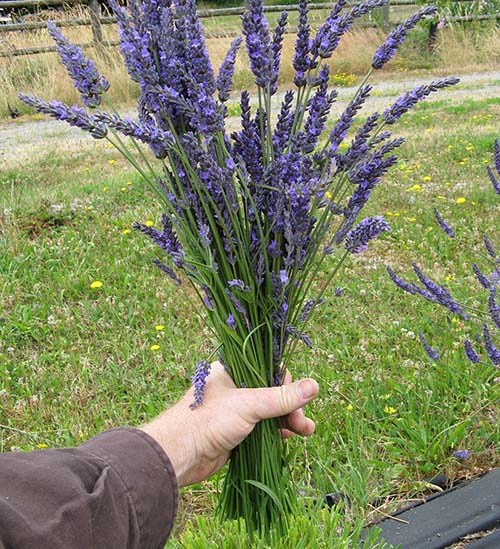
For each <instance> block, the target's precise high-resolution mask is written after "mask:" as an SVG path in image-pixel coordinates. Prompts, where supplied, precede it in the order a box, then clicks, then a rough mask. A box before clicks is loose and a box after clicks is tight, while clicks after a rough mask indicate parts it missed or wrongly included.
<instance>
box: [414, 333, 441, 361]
mask: <svg viewBox="0 0 500 549" xmlns="http://www.w3.org/2000/svg"><path fill="white" fill-rule="evenodd" d="M418 338H419V339H420V343H422V347H423V348H424V351H425V352H426V353H427V355H428V356H429V357H430V358H432V360H434V361H435V362H437V361H438V360H439V359H440V358H441V357H440V356H439V354H438V353H437V351H435V350H434V349H433V348H432V347H431V346H430V345H429V343H427V340H426V339H425V336H424V334H423V333H422V332H418Z"/></svg>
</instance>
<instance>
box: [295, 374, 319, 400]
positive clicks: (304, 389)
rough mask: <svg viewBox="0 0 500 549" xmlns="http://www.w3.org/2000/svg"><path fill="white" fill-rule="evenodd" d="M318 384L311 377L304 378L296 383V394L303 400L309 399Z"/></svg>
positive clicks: (314, 392)
mask: <svg viewBox="0 0 500 549" xmlns="http://www.w3.org/2000/svg"><path fill="white" fill-rule="evenodd" d="M317 387H318V384H317V383H316V382H315V381H313V380H312V379H304V380H302V381H299V383H298V384H297V394H298V395H299V397H300V398H303V399H304V400H309V399H310V398H312V397H313V396H314V395H315V394H316V392H317Z"/></svg>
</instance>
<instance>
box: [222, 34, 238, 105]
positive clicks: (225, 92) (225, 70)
mask: <svg viewBox="0 0 500 549" xmlns="http://www.w3.org/2000/svg"><path fill="white" fill-rule="evenodd" d="M242 41H243V40H242V38H241V37H238V38H236V40H233V42H232V43H231V47H230V48H229V51H228V52H227V55H226V58H225V59H224V61H223V62H222V65H221V67H220V69H219V75H218V77H217V80H216V81H215V87H216V88H217V92H218V94H219V101H220V102H221V103H224V102H226V101H227V100H228V99H229V95H230V93H231V86H232V85H233V75H234V64H235V63H236V55H237V53H238V50H239V48H240V46H241V43H242Z"/></svg>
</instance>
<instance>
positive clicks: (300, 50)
mask: <svg viewBox="0 0 500 549" xmlns="http://www.w3.org/2000/svg"><path fill="white" fill-rule="evenodd" d="M308 13H309V7H308V5H307V0H299V26H298V29H297V40H296V42H295V55H294V57H293V68H294V69H295V77H294V79H293V81H294V83H295V85H296V86H297V87H298V88H301V87H302V86H305V85H306V74H307V72H308V71H309V69H310V68H311V59H310V57H309V52H310V49H311V40H310V38H309V36H310V33H311V26H310V25H309V21H308V17H307V14H308Z"/></svg>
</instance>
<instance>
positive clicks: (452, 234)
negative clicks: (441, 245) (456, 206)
mask: <svg viewBox="0 0 500 549" xmlns="http://www.w3.org/2000/svg"><path fill="white" fill-rule="evenodd" d="M434 217H435V218H436V221H437V223H438V225H439V226H440V227H441V229H443V231H444V232H445V233H446V234H447V235H448V236H449V237H450V238H455V232H454V231H453V229H452V228H451V227H450V226H449V225H448V223H446V221H445V220H444V219H443V218H442V217H441V214H440V213H439V212H438V209H437V208H434Z"/></svg>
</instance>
